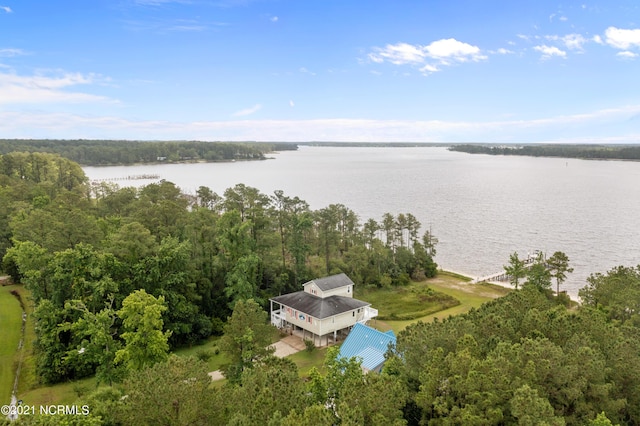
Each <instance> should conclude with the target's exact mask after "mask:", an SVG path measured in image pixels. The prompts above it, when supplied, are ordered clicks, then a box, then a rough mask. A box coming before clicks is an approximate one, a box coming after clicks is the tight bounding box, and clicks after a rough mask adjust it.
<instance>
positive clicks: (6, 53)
mask: <svg viewBox="0 0 640 426" xmlns="http://www.w3.org/2000/svg"><path fill="white" fill-rule="evenodd" d="M22 55H26V53H25V51H24V50H22V49H12V48H7V49H0V57H4V58H10V57H13V56H22Z"/></svg>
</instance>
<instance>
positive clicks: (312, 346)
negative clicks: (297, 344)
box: [304, 339, 316, 352]
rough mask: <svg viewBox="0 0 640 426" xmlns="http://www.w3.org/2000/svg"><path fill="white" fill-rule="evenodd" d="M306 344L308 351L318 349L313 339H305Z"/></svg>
mask: <svg viewBox="0 0 640 426" xmlns="http://www.w3.org/2000/svg"><path fill="white" fill-rule="evenodd" d="M304 345H305V347H306V350H307V352H313V351H314V350H315V349H316V345H315V344H314V343H313V340H309V339H304Z"/></svg>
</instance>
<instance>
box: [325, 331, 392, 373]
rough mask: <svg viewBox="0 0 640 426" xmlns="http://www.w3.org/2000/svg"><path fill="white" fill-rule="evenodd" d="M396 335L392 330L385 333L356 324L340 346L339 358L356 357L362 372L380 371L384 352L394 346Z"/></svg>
mask: <svg viewBox="0 0 640 426" xmlns="http://www.w3.org/2000/svg"><path fill="white" fill-rule="evenodd" d="M395 344H396V336H395V334H394V333H393V331H392V330H389V331H387V332H385V333H383V332H382V331H378V330H376V329H374V328H371V327H368V326H366V325H364V324H356V325H354V326H353V328H352V329H351V332H350V333H349V335H348V336H347V338H346V340H345V341H344V342H343V343H342V346H340V354H339V355H338V357H339V358H358V359H359V360H360V363H361V365H362V370H364V372H369V371H375V372H378V373H379V372H380V371H381V370H382V366H383V365H384V361H385V358H384V354H385V353H386V352H387V349H388V348H389V346H390V345H391V346H395Z"/></svg>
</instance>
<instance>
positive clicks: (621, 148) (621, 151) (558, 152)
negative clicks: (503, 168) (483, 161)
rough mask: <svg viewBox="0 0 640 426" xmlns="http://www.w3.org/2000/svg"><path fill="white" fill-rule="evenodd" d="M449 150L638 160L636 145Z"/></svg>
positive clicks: (452, 148)
mask: <svg viewBox="0 0 640 426" xmlns="http://www.w3.org/2000/svg"><path fill="white" fill-rule="evenodd" d="M449 150H450V151H457V152H466V153H469V154H489V155H525V156H531V157H563V158H581V159H587V160H633V161H637V160H640V146H638V145H555V144H553V145H551V144H545V145H517V146H505V145H499V146H498V145H485V144H460V145H452V146H450V147H449Z"/></svg>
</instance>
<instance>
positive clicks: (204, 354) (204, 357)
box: [196, 348, 218, 362]
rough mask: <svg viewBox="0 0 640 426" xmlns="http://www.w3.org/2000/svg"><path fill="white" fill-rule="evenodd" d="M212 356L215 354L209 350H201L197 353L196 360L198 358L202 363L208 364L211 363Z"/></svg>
mask: <svg viewBox="0 0 640 426" xmlns="http://www.w3.org/2000/svg"><path fill="white" fill-rule="evenodd" d="M216 349H218V348H216ZM212 356H213V354H212V353H211V351H210V350H208V349H200V350H199V351H197V352H196V358H198V359H199V360H200V361H204V362H207V361H209V359H211V357H212Z"/></svg>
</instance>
